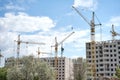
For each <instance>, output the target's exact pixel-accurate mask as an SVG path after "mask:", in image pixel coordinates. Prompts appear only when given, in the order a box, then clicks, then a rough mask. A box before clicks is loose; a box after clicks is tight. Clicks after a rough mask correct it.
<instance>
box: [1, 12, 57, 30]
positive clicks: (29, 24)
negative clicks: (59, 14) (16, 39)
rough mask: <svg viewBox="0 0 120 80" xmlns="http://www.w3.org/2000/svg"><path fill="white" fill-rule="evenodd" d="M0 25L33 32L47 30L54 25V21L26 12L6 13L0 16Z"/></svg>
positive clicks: (10, 28)
mask: <svg viewBox="0 0 120 80" xmlns="http://www.w3.org/2000/svg"><path fill="white" fill-rule="evenodd" d="M0 26H1V27H4V28H6V29H7V30H8V31H18V32H34V31H37V30H42V31H48V30H49V29H51V28H53V27H55V23H54V21H53V20H52V19H50V18H49V17H46V16H43V17H34V16H29V15H28V14H26V13H19V14H18V15H15V14H13V13H6V14H5V17H3V18H0Z"/></svg>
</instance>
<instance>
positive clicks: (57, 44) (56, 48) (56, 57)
mask: <svg viewBox="0 0 120 80" xmlns="http://www.w3.org/2000/svg"><path fill="white" fill-rule="evenodd" d="M74 33H75V32H74V31H73V32H72V33H70V34H69V35H68V36H66V37H65V38H64V39H63V40H62V41H61V42H59V43H58V42H57V37H55V45H53V46H51V47H55V68H56V70H57V64H58V46H59V45H62V44H63V42H64V41H65V40H66V39H67V38H69V37H70V36H71V35H72V34H74ZM61 56H62V54H61ZM56 75H57V74H56Z"/></svg>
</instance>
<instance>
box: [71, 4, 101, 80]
mask: <svg viewBox="0 0 120 80" xmlns="http://www.w3.org/2000/svg"><path fill="white" fill-rule="evenodd" d="M72 7H73V8H74V10H75V11H76V12H77V13H78V14H79V15H80V16H81V17H82V18H83V19H84V20H85V21H86V22H87V23H88V25H89V26H90V32H91V33H90V35H91V62H92V63H91V64H90V66H91V71H90V73H91V76H92V80H96V53H95V44H96V43H95V26H97V25H101V24H95V22H94V12H93V13H92V20H91V21H90V22H89V21H88V20H87V19H86V18H85V17H84V16H83V15H82V14H81V13H80V12H79V11H78V10H77V9H76V8H75V7H74V6H72Z"/></svg>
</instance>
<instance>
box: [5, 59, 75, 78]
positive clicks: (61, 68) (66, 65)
mask: <svg viewBox="0 0 120 80" xmlns="http://www.w3.org/2000/svg"><path fill="white" fill-rule="evenodd" d="M36 59H38V58H36ZM40 60H41V61H44V62H46V63H47V64H48V65H49V66H51V67H52V68H53V69H55V70H56V73H55V74H56V80H74V74H73V62H72V59H70V58H66V57H58V58H57V67H56V66H55V57H45V58H40ZM19 63H20V64H22V63H21V61H19ZM14 65H16V58H14V57H11V58H7V59H6V60H5V67H12V66H14ZM19 66H20V65H19Z"/></svg>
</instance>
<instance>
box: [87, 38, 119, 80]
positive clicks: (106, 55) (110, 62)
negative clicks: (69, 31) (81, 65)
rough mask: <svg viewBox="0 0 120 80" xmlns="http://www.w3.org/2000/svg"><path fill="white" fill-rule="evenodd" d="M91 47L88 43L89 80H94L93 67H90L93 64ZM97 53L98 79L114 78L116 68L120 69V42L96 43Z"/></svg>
mask: <svg viewBox="0 0 120 80" xmlns="http://www.w3.org/2000/svg"><path fill="white" fill-rule="evenodd" d="M90 46H91V43H90V42H88V43H86V60H87V63H88V67H87V80H92V76H91V72H90V71H91V69H92V67H91V66H89V64H91V63H92V62H91V61H92V57H91V47H90ZM95 53H96V55H95V62H96V64H95V66H96V78H97V79H98V78H103V77H108V78H111V77H113V76H114V75H115V72H116V68H117V67H120V40H108V41H102V42H96V46H95Z"/></svg>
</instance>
